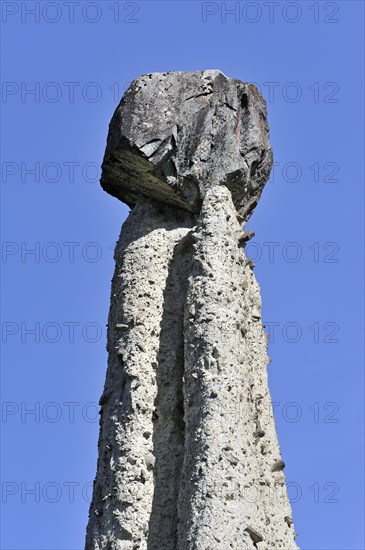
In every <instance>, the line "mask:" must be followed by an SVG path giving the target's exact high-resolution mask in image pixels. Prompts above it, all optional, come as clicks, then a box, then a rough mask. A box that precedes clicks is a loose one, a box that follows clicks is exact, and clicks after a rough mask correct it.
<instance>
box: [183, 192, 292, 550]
mask: <svg viewBox="0 0 365 550" xmlns="http://www.w3.org/2000/svg"><path fill="white" fill-rule="evenodd" d="M241 237H242V229H241V227H240V225H239V223H238V221H237V213H236V210H235V208H234V205H233V203H232V198H231V194H230V192H229V191H228V189H227V188H225V187H213V188H212V189H210V190H208V191H207V193H206V195H205V198H204V202H203V206H202V210H201V213H200V218H199V220H198V224H197V227H196V229H195V231H194V249H195V250H194V255H193V262H192V267H191V271H190V275H189V286H188V293H187V299H186V306H185V385H184V393H185V407H184V410H185V433H186V437H185V460H184V469H183V482H182V486H181V493H180V502H179V510H180V525H179V546H178V548H179V550H198V549H199V550H208V549H211V548H214V549H216V550H226V549H227V548H234V549H237V550H238V549H241V548H252V549H254V548H259V549H262V550H264V549H268V548H272V549H279V548H280V549H283V550H284V549H285V550H292V549H293V548H296V546H295V544H294V542H293V541H294V537H293V535H294V532H293V529H292V526H291V521H290V516H291V512H290V506H289V504H288V500H287V495H286V488H285V478H284V476H283V473H282V472H281V471H279V472H275V473H274V472H273V470H275V468H274V465H275V464H280V462H279V461H281V456H280V451H279V448H278V445H277V440H276V434H275V425H274V421H273V415H272V408H271V400H270V397H269V394H268V390H267V379H266V366H267V363H268V357H267V354H266V338H265V335H264V332H263V327H262V323H261V321H260V305H261V304H260V297H259V293H258V287H257V284H256V281H255V280H254V277H253V273H252V271H251V266H250V262H249V261H248V260H247V259H246V258H245V256H244V253H243V250H242V249H241V247H240V246H239V239H240V238H241ZM280 470H282V467H280ZM285 518H287V519H285Z"/></svg>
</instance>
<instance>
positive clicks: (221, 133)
mask: <svg viewBox="0 0 365 550" xmlns="http://www.w3.org/2000/svg"><path fill="white" fill-rule="evenodd" d="M271 164H272V153H271V147H270V144H269V129H268V124H267V118H266V106H265V102H264V100H263V98H262V97H261V96H260V94H259V93H258V91H257V89H256V88H255V86H253V85H252V84H246V83H244V82H241V81H240V80H236V79H233V78H227V77H226V76H225V75H224V74H223V73H222V72H220V71H217V70H209V71H196V72H171V73H153V74H147V75H143V76H141V77H139V78H137V79H136V80H135V81H134V82H133V83H132V84H131V86H130V87H129V89H128V90H127V92H126V93H125V95H124V97H123V98H122V100H121V102H120V104H119V106H118V107H117V109H116V111H115V113H114V116H113V118H112V121H111V123H110V127H109V135H108V140H107V148H106V152H105V158H104V162H103V174H102V186H103V188H104V189H105V190H106V191H108V192H109V193H111V194H112V195H115V196H117V197H118V198H120V199H121V200H123V201H124V202H127V203H128V204H130V205H134V204H136V202H137V201H138V198H139V197H141V196H148V197H151V198H153V199H156V200H158V201H164V202H167V203H169V204H172V205H175V206H179V207H181V208H184V209H186V210H191V211H193V212H199V210H200V206H201V202H202V199H203V198H204V195H205V193H206V191H207V189H209V188H210V187H211V186H215V185H220V184H224V185H225V186H227V187H228V188H229V189H230V190H231V192H232V197H233V202H234V204H235V206H236V208H237V210H238V211H239V213H240V214H241V215H242V216H243V217H244V218H245V219H247V218H248V217H249V215H250V214H251V212H252V210H253V209H254V207H255V206H256V204H257V201H258V200H259V198H260V195H261V192H262V189H263V187H264V185H265V183H266V180H267V178H268V175H269V172H270V169H271Z"/></svg>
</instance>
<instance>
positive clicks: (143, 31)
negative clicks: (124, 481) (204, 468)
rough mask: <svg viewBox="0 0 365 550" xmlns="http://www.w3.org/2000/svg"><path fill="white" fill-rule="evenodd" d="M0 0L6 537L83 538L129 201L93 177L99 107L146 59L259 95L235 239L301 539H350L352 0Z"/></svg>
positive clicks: (358, 254) (354, 526)
mask: <svg viewBox="0 0 365 550" xmlns="http://www.w3.org/2000/svg"><path fill="white" fill-rule="evenodd" d="M1 7H2V46H3V48H2V66H3V70H2V80H3V83H2V104H1V107H2V113H3V144H2V272H3V290H2V325H1V327H2V402H3V403H2V418H1V419H2V422H1V428H2V442H3V445H2V516H3V529H2V548H4V550H31V549H32V550H33V549H34V550H56V549H57V550H81V549H82V547H83V543H84V533H85V527H86V522H87V514H88V506H89V499H90V493H91V491H90V483H91V482H92V480H93V478H94V475H95V470H96V458H97V454H96V451H97V447H96V445H97V436H98V409H97V407H96V403H97V402H98V399H99V396H100V394H101V391H102V386H103V383H104V377H105V368H106V352H105V341H106V334H105V324H106V320H107V313H108V307H109V293H110V280H111V277H112V273H113V267H114V266H113V251H112V249H113V246H114V244H115V241H116V239H117V238H118V234H119V231H120V226H121V224H122V222H123V221H124V219H125V217H126V215H127V213H128V208H127V207H126V206H125V205H123V204H122V203H120V202H118V201H117V200H116V199H114V198H113V197H110V196H108V195H107V194H106V193H104V192H103V191H102V190H101V188H100V186H99V184H98V177H99V171H100V169H99V168H98V166H99V165H100V163H101V160H102V157H103V153H104V148H105V140H106V135H107V129H108V124H109V121H110V118H111V116H112V113H113V111H114V109H115V107H116V105H117V102H118V101H119V99H120V96H121V95H122V93H123V90H124V89H125V87H126V86H127V85H128V84H129V83H130V81H131V80H132V79H133V78H135V77H137V76H138V75H140V74H142V73H148V72H155V71H169V70H198V69H209V68H217V69H220V70H222V71H223V72H224V73H225V74H226V75H227V76H231V77H235V78H239V79H241V80H244V81H247V82H254V83H256V84H257V85H258V86H259V87H260V89H261V90H262V93H263V95H264V96H265V98H266V100H267V102H268V115H269V121H270V126H271V141H272V146H273V150H274V158H275V163H276V164H275V169H274V172H273V174H272V176H271V180H270V182H269V183H268V184H267V186H266V188H265V191H264V193H263V196H262V199H261V201H260V203H259V205H258V207H257V209H256V211H255V213H254V214H253V216H252V218H251V219H250V221H249V224H248V229H251V230H253V231H255V233H256V236H255V237H254V239H253V241H251V244H250V245H249V246H248V253H249V255H250V256H251V257H252V258H253V259H255V261H256V276H257V278H258V280H259V283H260V285H261V289H262V296H263V304H264V305H263V318H264V321H266V323H267V329H268V330H270V346H269V355H270V356H271V359H272V363H271V365H270V366H269V380H270V388H271V391H272V396H273V401H274V404H275V407H274V408H275V413H276V420H277V427H278V432H279V437H280V444H281V448H282V452H283V456H284V459H285V462H286V463H287V467H286V474H287V481H288V485H289V494H290V497H291V500H292V503H293V511H294V519H295V523H296V529H297V531H298V533H299V537H298V543H299V544H300V546H301V548H302V549H303V550H361V549H363V548H364V540H363V534H362V528H361V525H362V519H363V434H364V431H363V418H364V416H363V388H364V386H363V348H362V340H363V334H364V326H363V315H362V307H363V289H362V280H363V265H362V260H361V258H362V251H363V164H362V158H363V148H364V143H363V133H362V123H363V104H362V96H363V39H362V26H363V11H364V5H363V3H362V2H360V1H346V2H342V1H340V2H338V1H337V2H323V1H320V2H309V1H308V2H307V1H302V2H225V3H224V2H200V1H183V2H179V1H178V2H167V1H166V2H163V1H161V2H160V1H148V2H147V1H137V2H118V1H109V0H105V1H102V2H87V1H83V0H80V1H79V2H71V3H67V2H63V1H57V2H47V1H43V2H33V1H32V2H31V1H28V2H7V1H3V2H2V5H1ZM5 136H6V138H5ZM32 411H33V412H32Z"/></svg>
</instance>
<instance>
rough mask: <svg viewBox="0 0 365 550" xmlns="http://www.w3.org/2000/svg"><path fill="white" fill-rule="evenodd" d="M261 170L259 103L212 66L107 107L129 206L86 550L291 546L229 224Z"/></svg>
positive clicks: (259, 363)
mask: <svg viewBox="0 0 365 550" xmlns="http://www.w3.org/2000/svg"><path fill="white" fill-rule="evenodd" d="M270 164H271V149H270V146H269V143H268V126H267V122H266V113H265V106H264V102H263V100H262V98H260V96H259V95H258V94H257V92H256V90H255V88H254V87H253V86H251V85H249V84H244V83H242V82H239V81H237V80H233V79H228V78H227V77H225V76H224V75H223V74H222V73H220V72H219V71H198V72H196V73H163V74H154V75H146V76H143V77H140V78H139V79H137V80H136V81H135V82H134V83H133V84H132V86H131V87H130V89H129V90H128V92H127V93H126V95H125V96H124V98H123V100H122V102H121V104H120V105H119V107H118V109H117V111H116V113H115V114H114V116H113V119H112V122H111V125H110V130H109V136H108V146H107V151H106V154H105V160H104V164H103V176H102V185H103V186H104V188H105V189H106V190H107V191H109V192H110V193H111V194H113V195H116V196H117V197H118V198H119V199H121V200H123V201H126V202H127V203H128V204H130V205H131V206H134V208H133V210H132V212H131V213H130V215H129V216H128V219H127V220H126V221H125V223H124V225H123V229H122V232H121V235H120V238H119V241H118V243H117V246H116V249H115V273H114V277H113V281H112V291H111V304H110V313H109V319H108V346H107V349H108V370H107V375H106V382H105V387H104V391H103V394H102V397H101V399H100V405H101V411H100V413H101V417H100V437H99V459H98V465H97V475H96V479H95V482H94V488H93V499H92V502H91V506H90V514H89V523H88V528H87V536H86V546H85V548H86V550H227V549H228V548H231V549H235V550H268V549H275V550H296V549H297V546H296V544H295V541H294V538H295V531H294V528H293V525H292V520H291V517H292V512H291V508H290V503H289V499H288V495H287V491H286V486H285V476H284V474H283V472H282V470H283V468H284V462H283V460H282V458H281V453H280V448H279V444H278V440H277V436H276V430H275V421H274V415H273V410H272V405H271V398H270V394H269V390H268V381H267V372H266V366H267V364H268V362H269V358H268V356H267V339H266V337H265V333H264V327H263V325H262V323H261V297H260V290H259V286H258V284H257V282H256V279H255V276H254V273H253V269H252V268H253V263H252V262H251V261H249V260H247V258H246V256H245V250H244V245H245V243H246V241H247V240H248V239H249V238H250V237H252V235H253V234H252V232H248V231H247V232H245V231H243V229H244V227H242V226H241V222H245V220H246V219H247V218H248V216H249V215H250V213H251V211H252V209H253V208H254V206H255V204H256V202H257V200H258V198H259V196H260V193H261V191H262V188H263V186H264V184H265V181H266V178H267V176H268V171H269V169H270ZM237 211H238V212H239V213H238V212H237ZM288 518H290V521H289V520H288Z"/></svg>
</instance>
